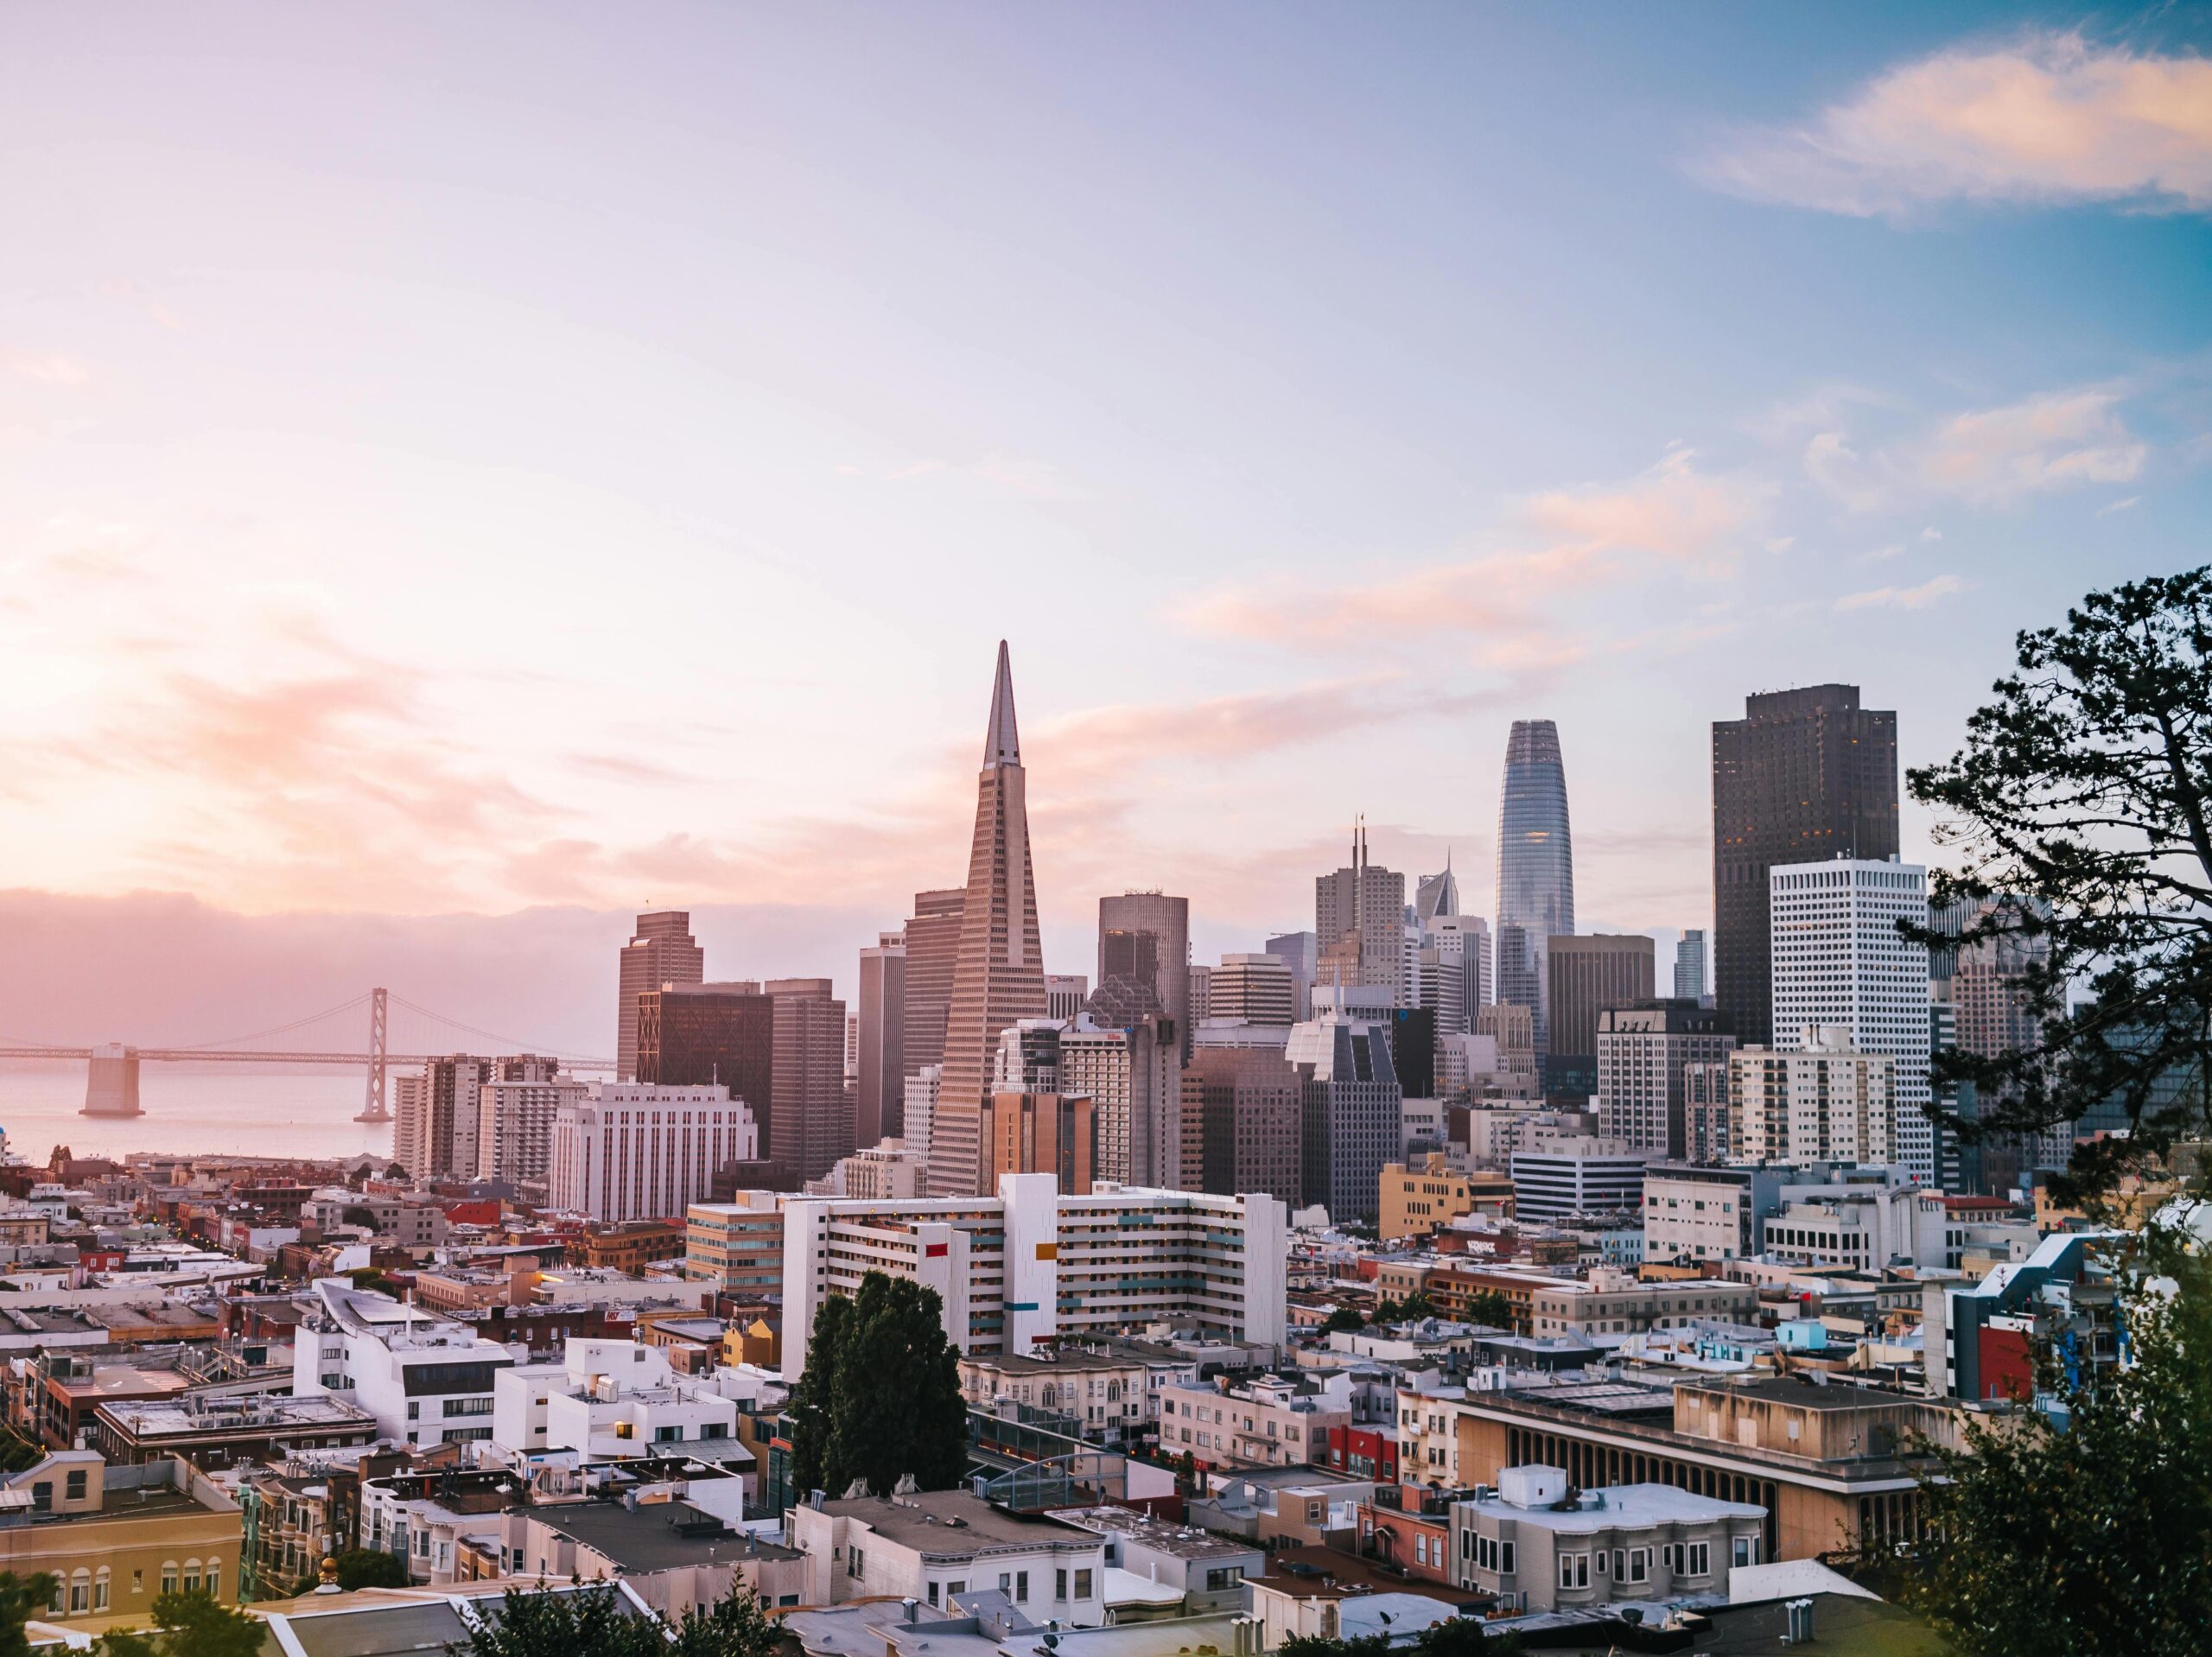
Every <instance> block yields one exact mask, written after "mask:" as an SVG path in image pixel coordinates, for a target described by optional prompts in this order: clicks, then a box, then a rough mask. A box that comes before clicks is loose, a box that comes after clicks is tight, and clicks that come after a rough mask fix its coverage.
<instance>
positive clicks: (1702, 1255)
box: [1643, 1162, 1825, 1262]
mask: <svg viewBox="0 0 2212 1657" xmlns="http://www.w3.org/2000/svg"><path fill="white" fill-rule="evenodd" d="M1823 1172H1825V1170H1822V1169H1798V1168H1754V1167H1749V1166H1707V1165H1703V1164H1690V1163H1681V1162H1657V1163H1653V1164H1652V1165H1650V1166H1649V1167H1648V1168H1646V1169H1645V1170H1644V1171H1643V1258H1644V1259H1645V1260H1651V1261H1655V1262H1671V1261H1677V1260H1692V1261H1694V1260H1738V1259H1741V1258H1743V1257H1745V1256H1746V1255H1751V1254H1758V1251H1759V1248H1760V1246H1761V1242H1762V1239H1761V1236H1760V1232H1759V1222H1760V1221H1761V1220H1763V1219H1764V1218H1765V1217H1766V1216H1768V1215H1769V1214H1771V1213H1772V1212H1773V1211H1774V1210H1775V1209H1777V1207H1778V1206H1780V1204H1781V1202H1782V1188H1783V1185H1784V1184H1788V1183H1789V1181H1791V1180H1793V1179H1796V1178H1808V1177H1810V1178H1819V1177H1820V1176H1821V1174H1822V1173H1823Z"/></svg>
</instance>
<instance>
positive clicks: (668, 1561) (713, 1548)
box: [531, 1501, 800, 1574]
mask: <svg viewBox="0 0 2212 1657" xmlns="http://www.w3.org/2000/svg"><path fill="white" fill-rule="evenodd" d="M531 1518H533V1519H535V1520H537V1521H539V1522H540V1523H541V1524H543V1525H544V1526H546V1527H548V1528H549V1529H552V1530H556V1531H558V1532H560V1533H561V1534H562V1535H563V1536H566V1537H568V1538H569V1540H572V1541H575V1542H576V1543H578V1544H580V1545H581V1546H585V1547H588V1548H589V1549H591V1550H592V1552H594V1553H598V1554H601V1555H602V1556H603V1557H605V1558H606V1559H610V1560H612V1561H613V1563H614V1565H616V1567H617V1568H618V1569H620V1570H622V1571H629V1572H632V1573H633V1574H640V1573H644V1572H648V1571H668V1570H673V1569H675V1568H677V1566H680V1565H704V1564H705V1563H706V1562H707V1559H708V1556H709V1553H711V1554H712V1555H713V1557H714V1558H715V1560H716V1561H718V1562H720V1561H726V1560H730V1559H798V1558H799V1557H800V1555H799V1553H798V1550H796V1549H794V1548H787V1547H781V1546H778V1545H777V1544H775V1543H773V1542H763V1541H761V1540H759V1539H758V1538H757V1537H753V1536H741V1535H739V1534H738V1533H735V1532H733V1531H732V1530H730V1528H729V1527H728V1526H727V1525H725V1524H723V1523H722V1522H721V1521H720V1520H718V1519H716V1518H715V1516H714V1515H713V1514H710V1513H709V1512H707V1511H706V1509H704V1508H696V1507H694V1506H692V1504H691V1503H690V1502H688V1501H655V1502H640V1503H639V1505H638V1506H637V1507H634V1508H632V1507H627V1506H626V1505H624V1504H623V1503H621V1502H618V1501H586V1502H578V1503H572V1504H568V1505H562V1506H553V1507H543V1508H531Z"/></svg>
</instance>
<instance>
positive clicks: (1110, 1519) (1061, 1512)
mask: <svg viewBox="0 0 2212 1657" xmlns="http://www.w3.org/2000/svg"><path fill="white" fill-rule="evenodd" d="M1051 1516H1052V1518H1054V1519H1063V1520H1065V1521H1067V1522H1068V1523H1069V1524H1071V1525H1080V1526H1081V1527H1083V1528H1084V1529H1085V1530H1095V1531H1109V1530H1110V1531H1118V1532H1120V1533H1121V1534H1122V1536H1123V1537H1124V1538H1126V1539H1127V1540H1129V1541H1130V1542H1133V1543H1135V1545H1136V1546H1139V1547H1147V1548H1150V1549H1152V1550H1153V1551H1154V1552H1159V1553H1166V1554H1170V1555H1172V1556H1173V1557H1174V1558H1176V1559H1216V1558H1220V1557H1224V1556H1227V1555H1230V1554H1236V1555H1240V1556H1241V1555H1244V1554H1249V1553H1250V1552H1252V1551H1253V1550H1252V1545H1251V1544H1250V1543H1249V1542H1245V1541H1243V1540H1238V1539H1236V1538H1233V1537H1227V1536H1217V1535H1215V1534H1214V1533H1212V1532H1211V1531H1209V1530H1200V1529H1199V1528H1198V1527H1197V1526H1195V1525H1174V1524H1170V1523H1169V1522H1168V1521H1166V1520H1164V1519H1155V1518H1154V1516H1153V1515H1152V1514H1148V1513H1142V1512H1140V1511H1139V1510H1137V1509H1136V1508H1114V1507H1103V1508H1054V1509H1053V1510H1052V1514H1051Z"/></svg>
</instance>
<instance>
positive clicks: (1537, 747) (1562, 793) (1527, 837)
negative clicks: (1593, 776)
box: [1497, 719, 1574, 1055]
mask: <svg viewBox="0 0 2212 1657" xmlns="http://www.w3.org/2000/svg"><path fill="white" fill-rule="evenodd" d="M1573 930H1574V838H1573V831H1572V830H1571V829H1570V828H1569V827H1568V825H1567V766H1566V765H1565V764H1564V762H1562V761H1561V759H1560V752H1559V727H1558V726H1556V725H1554V724H1553V723H1552V721H1549V720H1548V719H1520V720H1516V721H1513V731H1512V734H1511V735H1510V736H1508V737H1507V738H1506V740H1505V784H1504V787H1503V789H1502V790H1501V791H1500V793H1499V797H1498V806H1497V999H1498V1000H1500V1001H1503V1002H1507V1003H1510V1004H1511V1005H1513V1006H1525V1007H1527V1008H1529V1012H1530V1013H1531V1014H1532V1016H1533V1018H1534V1021H1535V1036H1536V1051H1537V1053H1538V1054H1539V1055H1541V1054H1543V1053H1546V1052H1548V1051H1550V1049H1549V1047H1548V1044H1547V1040H1546V1037H1547V1019H1546V1013H1547V1011H1548V1009H1547V1007H1546V1005H1545V1003H1546V1000H1547V997H1548V992H1547V990H1546V987H1545V954H1546V950H1545V944H1546V940H1548V939H1549V938H1550V937H1552V936H1554V935H1555V934H1556V935H1560V936H1564V935H1565V934H1567V933H1569V932H1572V931H1573Z"/></svg>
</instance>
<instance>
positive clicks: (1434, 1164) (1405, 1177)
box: [1376, 1152, 1514, 1239]
mask: <svg viewBox="0 0 2212 1657" xmlns="http://www.w3.org/2000/svg"><path fill="white" fill-rule="evenodd" d="M1377 1205H1378V1206H1377V1211H1378V1213H1379V1214H1380V1216H1381V1217H1380V1219H1379V1220H1378V1221H1377V1222H1376V1223H1377V1225H1378V1226H1379V1227H1380V1228H1381V1230H1380V1235H1382V1236H1383V1237H1385V1238H1391V1239H1395V1238H1400V1237H1427V1236H1433V1235H1435V1234H1436V1233H1437V1232H1438V1231H1440V1230H1441V1229H1442V1228H1444V1227H1446V1226H1447V1225H1449V1224H1450V1223H1451V1222H1452V1221H1454V1220H1457V1219H1459V1218H1460V1217H1461V1216H1463V1215H1469V1214H1489V1215H1495V1216H1498V1217H1499V1218H1501V1219H1511V1218H1512V1217H1513V1212H1514V1204H1513V1181H1512V1179H1511V1178H1510V1176H1508V1175H1504V1174H1500V1173H1497V1172H1494V1171H1489V1170H1484V1169H1468V1170H1460V1169H1455V1168H1453V1167H1452V1165H1450V1163H1449V1162H1448V1161H1447V1160H1446V1158H1445V1156H1444V1155H1443V1154H1442V1153H1441V1152H1433V1153H1431V1154H1430V1155H1428V1156H1427V1157H1424V1158H1423V1159H1421V1163H1420V1164H1419V1165H1417V1166H1416V1167H1414V1168H1408V1167H1407V1165H1405V1164H1404V1163H1402V1162H1388V1163H1385V1164H1383V1179H1382V1185H1381V1190H1380V1192H1379V1195H1378V1197H1377Z"/></svg>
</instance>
